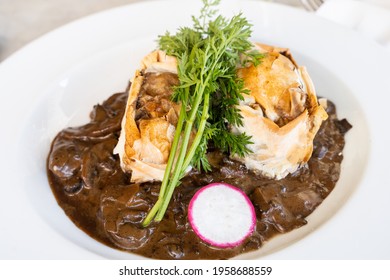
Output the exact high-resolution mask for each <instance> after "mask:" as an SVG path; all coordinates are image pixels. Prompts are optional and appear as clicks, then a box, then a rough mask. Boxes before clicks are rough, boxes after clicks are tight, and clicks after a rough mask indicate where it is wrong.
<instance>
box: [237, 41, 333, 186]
mask: <svg viewBox="0 0 390 280" xmlns="http://www.w3.org/2000/svg"><path fill="white" fill-rule="evenodd" d="M256 47H257V48H258V49H259V51H260V52H262V53H264V54H265V57H264V59H263V60H262V63H261V64H259V65H258V66H256V67H255V66H253V65H250V66H249V67H245V68H240V69H238V76H239V77H241V78H242V79H243V80H244V85H245V87H246V88H247V89H249V90H250V95H248V96H245V101H243V102H242V103H241V104H240V105H239V106H238V108H239V109H240V111H241V115H242V117H243V123H244V126H242V127H233V131H236V132H241V133H243V132H245V133H246V134H248V135H251V136H252V142H253V144H250V145H249V148H250V149H251V150H252V152H253V153H251V154H249V155H247V156H246V157H244V158H239V157H236V156H234V157H235V158H236V159H238V160H240V161H242V162H243V163H245V165H246V166H247V167H248V168H249V169H252V170H254V171H256V172H260V173H262V174H264V175H265V176H267V177H270V178H276V179H281V178H283V177H285V176H287V175H288V174H289V173H292V172H294V171H296V170H297V169H298V168H299V167H300V166H301V165H302V164H305V163H306V162H307V161H308V160H309V159H310V157H311V154H312V151H313V139H314V136H315V135H316V133H317V131H318V129H319V128H320V126H321V123H322V122H323V121H324V120H325V119H326V118H327V116H328V115H327V113H326V112H325V109H324V108H323V107H322V106H321V105H319V104H318V101H317V97H316V92H315V88H314V86H313V83H312V81H311V79H310V77H309V75H308V73H307V71H306V68H305V67H299V66H298V65H297V64H296V62H295V61H294V59H293V58H292V56H291V54H290V52H289V50H288V49H281V48H275V47H272V46H267V45H263V44H256Z"/></svg>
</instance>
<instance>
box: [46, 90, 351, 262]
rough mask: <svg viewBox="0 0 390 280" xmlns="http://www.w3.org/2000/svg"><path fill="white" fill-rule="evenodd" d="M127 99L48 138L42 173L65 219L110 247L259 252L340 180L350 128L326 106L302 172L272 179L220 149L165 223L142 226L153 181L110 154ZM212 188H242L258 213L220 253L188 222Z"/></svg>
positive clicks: (178, 197) (193, 255)
mask: <svg viewBox="0 0 390 280" xmlns="http://www.w3.org/2000/svg"><path fill="white" fill-rule="evenodd" d="M126 100H127V94H126V93H118V94H115V95H113V96H111V97H110V98H109V99H108V100H106V101H105V102H104V103H103V104H102V105H96V106H95V107H94V109H93V111H92V113H91V122H90V123H88V124H86V125H84V126H81V127H76V128H67V129H64V130H63V131H61V132H60V133H59V134H58V135H57V136H56V138H55V139H54V141H53V143H52V147H51V151H50V154H49V157H48V161H47V173H48V178H49V182H50V186H51V188H52V191H53V193H54V195H55V197H56V199H57V202H58V204H59V205H60V206H61V207H62V209H63V210H64V211H65V213H66V214H67V215H68V216H69V218H70V219H71V220H72V221H73V222H74V223H75V224H76V225H77V226H78V227H79V228H81V229H82V230H83V231H85V232H86V233H87V234H89V235H90V236H91V237H93V238H95V239H96V240H98V241H100V242H102V243H104V244H106V245H108V246H110V247H113V248H117V249H121V250H125V251H128V252H132V253H136V254H139V255H142V256H146V257H150V258H156V259H227V258H231V257H234V256H236V255H238V254H241V253H244V252H249V251H252V250H257V249H259V248H261V246H262V245H263V244H264V242H266V241H267V240H269V239H270V238H271V237H273V236H275V235H277V234H282V233H286V232H289V231H291V230H294V229H296V228H299V227H301V226H303V225H305V224H306V223H307V222H306V220H305V218H306V217H307V216H308V215H309V214H310V213H312V212H313V211H314V210H315V209H316V207H317V206H318V205H319V204H321V202H322V201H323V200H324V199H325V198H326V197H327V196H328V194H329V193H330V192H331V191H332V190H333V188H334V187H335V184H336V182H337V180H338V179H339V175H340V163H341V161H342V159H343V155H342V150H343V147H344V144H345V142H344V134H345V133H346V132H347V131H348V130H349V129H350V128H351V125H350V124H349V123H348V122H347V121H346V120H341V121H339V120H338V119H337V116H336V110H335V106H334V105H333V104H332V103H331V102H328V109H327V112H328V114H329V118H328V120H327V121H325V122H324V123H323V125H322V127H321V129H320V131H319V132H318V134H317V136H316V138H315V140H314V152H313V156H312V158H311V159H310V161H309V162H308V164H307V166H305V167H302V168H301V169H300V170H298V171H297V172H295V173H294V174H291V175H289V176H287V177H286V178H285V179H282V180H279V181H276V180H271V179H267V178H264V177H262V176H259V175H255V174H254V173H252V172H250V171H248V170H247V169H246V167H245V166H244V165H243V164H241V163H238V162H236V161H233V160H231V159H229V158H228V157H227V156H226V155H223V154H221V153H219V152H218V151H216V150H214V151H210V153H209V159H210V162H211V164H212V166H213V171H212V172H209V173H206V174H205V173H199V172H197V171H192V172H191V173H190V174H189V175H188V176H186V177H185V178H184V179H183V181H182V184H181V186H180V187H178V188H176V190H175V193H174V195H173V199H172V201H171V203H170V206H169V208H168V211H167V213H166V215H165V218H164V219H163V221H161V222H160V223H158V224H152V225H151V226H149V227H147V228H143V227H142V226H141V225H140V224H141V222H142V220H143V219H144V217H145V215H146V214H147V212H148V210H149V209H150V208H151V207H152V206H153V203H154V202H155V201H156V199H157V196H158V190H159V186H160V183H159V182H154V183H153V182H149V183H143V184H131V183H129V182H130V180H129V179H130V176H131V175H129V174H124V173H123V171H122V170H121V168H120V166H119V158H118V157H117V156H116V155H113V154H112V151H113V149H114V147H115V145H116V143H117V141H118V137H119V133H120V128H121V127H120V126H121V120H122V117H123V114H124V109H125V104H126ZM211 182H226V183H229V184H232V185H235V186H237V187H239V188H241V189H243V190H244V191H245V192H246V193H247V194H248V196H249V197H250V199H251V201H252V203H253V205H254V207H255V210H256V215H257V224H256V229H255V231H254V233H253V234H252V235H251V236H250V237H248V238H247V239H246V240H245V242H244V243H243V244H241V245H240V246H237V247H235V248H231V249H219V248H215V247H212V246H210V245H207V244H205V243H204V242H202V241H201V240H200V239H199V238H198V237H197V236H196V234H195V233H194V232H193V230H192V229H191V226H190V225H189V222H188V220H187V207H188V204H189V201H190V199H191V197H192V196H193V194H194V193H195V192H196V190H197V189H198V188H200V187H202V186H204V185H206V184H209V183H211Z"/></svg>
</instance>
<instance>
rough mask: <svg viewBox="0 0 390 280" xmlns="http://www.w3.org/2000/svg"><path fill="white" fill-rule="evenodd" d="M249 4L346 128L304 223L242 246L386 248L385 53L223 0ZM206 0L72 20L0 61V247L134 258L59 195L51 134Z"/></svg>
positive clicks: (326, 26) (115, 85) (310, 22)
mask: <svg viewBox="0 0 390 280" xmlns="http://www.w3.org/2000/svg"><path fill="white" fill-rule="evenodd" d="M223 2H224V3H223V5H222V6H221V12H223V13H224V14H225V15H227V16H229V15H232V14H233V13H237V12H239V11H243V13H244V14H245V16H247V18H248V19H250V21H251V22H252V23H253V24H254V28H253V29H254V36H253V37H254V40H256V41H261V42H265V43H270V44H274V45H279V46H283V47H289V48H290V49H291V50H292V52H293V54H294V55H295V57H296V59H297V61H298V63H300V64H303V65H306V66H307V68H308V70H309V73H310V74H311V76H312V78H313V80H314V82H315V84H316V87H317V90H318V94H319V95H321V96H325V97H328V98H329V99H331V100H333V101H334V102H335V103H336V104H337V108H338V113H339V116H340V118H343V117H346V118H348V120H349V121H350V122H351V123H352V124H353V126H354V127H353V129H352V130H351V131H350V132H348V135H347V145H346V149H345V160H344V162H343V164H342V176H341V178H340V181H339V182H338V184H337V187H336V189H335V190H334V192H332V194H331V195H330V196H329V197H328V198H327V199H326V200H325V202H324V203H323V204H322V205H321V206H320V207H319V208H318V209H317V210H316V211H315V212H314V214H313V215H311V216H310V217H309V223H308V225H307V226H305V227H302V228H301V229H299V230H296V231H293V232H292V233H291V234H287V235H283V236H281V237H278V238H276V239H275V240H272V241H271V242H269V243H268V244H267V245H266V246H265V247H264V248H263V249H262V250H259V251H256V252H253V253H250V254H247V255H244V256H241V258H261V257H262V258H269V259H312V258H314V259H372V258H374V259H377V258H390V241H389V240H390V239H389V238H388V236H389V234H390V215H389V213H390V203H389V200H390V180H389V174H388V173H389V171H390V168H389V165H388V162H387V159H388V158H389V150H388V149H387V145H389V144H388V143H390V139H389V133H388V124H387V123H388V115H387V108H388V106H387V104H388V103H389V101H390V98H389V96H390V86H389V85H390V83H389V78H390V71H389V65H390V57H389V54H388V53H386V51H385V50H384V49H382V48H381V47H380V46H379V45H376V44H375V43H374V42H371V41H364V40H363V39H362V37H360V36H359V35H358V34H357V33H353V32H352V31H348V30H347V29H343V28H341V27H339V26H337V25H335V24H332V23H330V22H327V21H325V20H323V19H320V18H317V17H316V16H314V15H312V14H307V13H305V12H303V11H300V10H295V9H293V8H288V7H284V6H279V5H272V4H267V3H263V2H256V1H223ZM199 8H200V1H156V2H144V3H137V4H133V5H129V6H125V7H121V8H117V9H112V10H109V11H106V12H103V13H100V14H96V15H93V16H90V17H87V18H84V19H82V20H79V21H76V22H73V23H71V24H68V25H66V26H64V27H62V28H60V29H58V30H56V31H54V32H51V33H49V34H47V35H45V36H43V37H42V38H40V39H38V40H37V41H34V42H33V43H31V44H30V45H28V46H27V47H25V48H24V49H22V50H21V51H19V52H17V53H16V54H15V55H13V56H12V57H10V58H9V59H7V60H6V61H4V62H3V63H2V64H1V65H0V94H1V101H2V103H1V104H2V106H1V111H0V116H1V118H0V121H1V146H0V147H1V156H2V160H1V162H0V170H1V171H0V172H1V177H0V178H1V185H0V188H1V189H0V190H1V192H0V194H1V198H2V199H1V203H0V218H1V222H0V248H1V250H0V258H3V259H52V258H54V259H99V258H134V257H135V256H134V255H131V254H127V253H123V252H119V251H117V250H113V249H110V248H108V247H106V246H103V245H101V244H99V243H98V242H96V241H94V240H93V239H91V238H90V237H88V236H87V235H86V234H84V233H83V232H82V231H80V230H79V229H77V228H76V227H75V226H74V225H73V224H72V222H70V220H69V219H68V218H67V217H66V216H65V215H64V213H63V211H62V210H61V209H60V208H59V207H58V206H57V204H56V202H55V199H54V197H53V195H52V193H51V191H50V188H49V186H48V183H47V179H46V171H45V160H46V156H47V153H48V150H49V146H50V142H51V140H52V138H53V137H54V135H55V134H56V133H57V132H58V131H59V130H61V129H62V128H64V127H66V126H70V125H78V124H82V123H84V122H86V121H87V120H88V114H89V112H90V110H91V109H92V106H93V105H94V104H96V103H98V102H101V101H103V100H104V99H106V98H107V97H109V96H110V95H111V94H112V93H114V92H117V91H122V90H124V88H125V87H126V85H127V82H128V79H129V78H130V76H131V75H132V73H133V71H134V69H136V68H137V67H138V62H139V60H140V58H141V57H142V56H143V55H144V54H146V53H147V52H148V51H150V50H151V49H153V48H154V47H155V41H154V40H155V39H156V38H157V35H158V34H163V33H164V32H165V30H167V29H168V30H171V31H174V30H176V28H177V27H179V26H182V25H188V24H190V15H192V14H197V13H198V11H199Z"/></svg>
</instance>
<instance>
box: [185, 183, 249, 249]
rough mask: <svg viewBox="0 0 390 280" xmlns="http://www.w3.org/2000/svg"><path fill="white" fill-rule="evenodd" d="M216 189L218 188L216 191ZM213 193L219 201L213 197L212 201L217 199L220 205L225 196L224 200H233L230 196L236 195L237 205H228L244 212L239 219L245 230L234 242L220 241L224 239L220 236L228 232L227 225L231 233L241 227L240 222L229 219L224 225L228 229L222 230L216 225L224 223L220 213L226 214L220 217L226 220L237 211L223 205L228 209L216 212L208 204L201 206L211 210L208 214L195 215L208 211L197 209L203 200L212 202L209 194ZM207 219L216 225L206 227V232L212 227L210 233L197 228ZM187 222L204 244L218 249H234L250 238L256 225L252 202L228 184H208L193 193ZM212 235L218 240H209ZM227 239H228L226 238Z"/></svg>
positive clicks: (211, 205) (239, 190) (240, 191)
mask: <svg viewBox="0 0 390 280" xmlns="http://www.w3.org/2000/svg"><path fill="white" fill-rule="evenodd" d="M216 188H218V190H217V189H216ZM232 191H233V192H232ZM213 192H214V194H215V192H219V193H220V199H219V197H218V198H217V197H214V199H218V201H217V203H218V204H221V203H220V202H221V201H222V199H223V198H224V196H225V198H226V196H227V198H229V196H230V198H231V199H233V197H232V195H233V196H237V195H238V196H237V198H238V200H236V202H237V203H238V204H237V203H236V204H235V205H231V204H230V206H232V207H233V208H234V207H240V209H238V210H240V211H239V212H243V213H244V212H245V213H244V216H243V217H241V218H244V220H245V222H244V223H245V225H244V226H245V227H246V228H245V229H243V231H242V234H241V233H239V235H240V236H239V237H237V238H236V239H235V240H229V241H227V240H221V239H226V238H224V237H222V236H223V235H224V233H226V231H229V227H228V226H227V224H229V225H230V229H232V231H233V230H234V228H237V227H240V225H241V223H240V221H232V220H231V219H229V221H228V223H226V224H225V225H226V226H227V227H228V228H223V227H222V226H218V225H217V223H218V222H223V221H224V217H221V213H226V215H222V216H226V218H229V217H228V216H229V215H230V214H236V213H235V212H232V211H236V210H237V209H232V208H230V209H229V205H227V204H225V205H223V206H226V207H228V209H219V208H218V209H217V211H216V209H212V208H213V206H214V205H213V204H212V203H209V204H207V205H203V207H206V208H211V209H210V213H207V214H204V215H203V216H201V217H199V213H196V211H198V212H199V211H202V212H204V211H207V210H208V209H204V211H203V210H199V209H200V208H199V207H201V204H199V203H202V202H205V199H206V200H207V199H210V200H212V199H213V198H212V197H210V194H211V195H212V193H213ZM235 199H236V198H235ZM233 200H234V199H233ZM199 201H201V202H199ZM222 202H227V203H229V201H222ZM242 205H244V206H245V207H241V206H242ZM203 207H202V208H203ZM243 208H244V209H243ZM245 208H246V209H245ZM213 214H214V215H213ZM239 215H240V213H238V216H239ZM236 216H237V215H236ZM207 219H211V220H210V221H213V219H214V221H216V224H214V225H215V226H214V227H213V226H209V227H207V226H206V231H207V230H210V228H211V227H212V229H211V230H212V232H211V233H210V232H208V233H207V232H204V231H205V228H200V227H199V224H204V221H206V220H207ZM188 220H189V222H190V224H191V227H192V229H193V230H194V232H195V233H196V234H197V235H198V236H199V238H200V239H202V240H203V241H204V242H206V243H208V244H210V245H212V246H215V247H219V248H232V247H236V246H238V245H240V244H241V243H242V242H243V241H244V240H245V239H246V238H247V237H248V236H250V235H251V234H252V233H253V231H254V229H255V225H256V214H255V209H254V207H253V204H252V202H251V201H250V199H249V198H248V196H247V195H246V194H245V193H244V192H243V191H242V190H241V189H239V188H237V187H234V186H232V185H229V184H225V183H212V184H209V185H207V186H204V187H202V188H200V189H199V190H198V191H197V192H196V193H195V195H194V196H193V197H192V199H191V201H190V204H189V206H188ZM210 221H209V222H210ZM202 226H203V227H204V225H202ZM202 226H201V227H202ZM213 235H214V236H217V238H218V239H219V240H214V239H213V238H211V236H213ZM217 238H215V239H217ZM227 239H229V238H227Z"/></svg>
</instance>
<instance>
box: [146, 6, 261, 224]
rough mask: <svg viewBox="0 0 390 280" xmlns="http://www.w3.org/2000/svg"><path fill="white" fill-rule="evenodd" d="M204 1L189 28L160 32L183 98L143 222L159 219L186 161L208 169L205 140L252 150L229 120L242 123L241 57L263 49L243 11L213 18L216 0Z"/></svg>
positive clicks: (241, 152)
mask: <svg viewBox="0 0 390 280" xmlns="http://www.w3.org/2000/svg"><path fill="white" fill-rule="evenodd" d="M202 1H203V8H202V9H201V15H200V16H199V18H195V17H192V20H193V23H194V25H193V28H189V27H183V28H180V29H179V30H178V31H177V33H176V34H175V35H171V34H170V33H169V32H167V33H166V34H165V35H163V36H160V37H159V48H160V49H162V50H164V51H165V52H166V53H167V54H168V55H172V56H175V57H176V58H177V59H178V77H179V80H180V85H179V86H177V87H176V88H175V90H174V93H173V95H172V100H173V101H174V102H177V103H179V104H181V110H180V115H179V120H178V123H177V127H176V132H175V136H174V139H173V142H172V146H171V152H170V155H169V158H168V162H167V167H166V170H165V174H164V178H163V181H162V183H161V188H160V193H159V197H158V200H157V202H156V203H155V205H154V206H153V208H152V209H151V210H150V212H149V213H148V215H147V216H146V218H145V220H144V222H143V225H144V226H147V225H148V224H149V223H150V222H151V221H152V220H153V219H154V220H155V221H161V220H162V218H163V216H164V214H165V211H166V209H167V207H168V204H169V202H170V200H171V197H172V194H173V191H174V189H175V188H176V187H177V186H178V185H180V180H181V179H182V178H183V176H184V175H185V173H186V171H187V169H188V167H189V166H193V167H195V168H197V169H198V170H200V169H203V170H205V171H210V170H211V166H210V164H209V162H208V160H207V157H206V152H207V148H208V145H209V143H213V145H214V146H215V147H217V148H219V149H221V150H222V151H224V152H228V153H232V154H237V155H238V156H241V157H242V156H245V155H246V154H248V153H250V150H249V149H248V148H247V145H248V144H250V143H251V139H250V136H248V135H246V134H244V133H243V134H233V133H231V131H230V129H229V126H230V125H235V126H241V125H242V117H241V115H240V113H239V111H238V109H237V108H236V105H238V104H239V101H240V100H243V95H242V94H243V93H247V91H246V90H244V87H243V81H242V80H241V79H239V78H238V77H237V74H236V71H237V66H238V65H239V64H240V57H241V55H244V56H245V57H246V62H248V61H250V62H252V63H253V64H255V65H256V64H258V63H259V62H260V59H261V55H260V54H259V53H258V52H256V51H253V45H252V43H251V42H250V41H249V38H250V36H251V33H252V31H251V24H250V23H249V22H248V21H247V19H246V18H244V17H243V16H242V14H241V13H240V14H238V15H236V16H233V17H232V18H231V19H226V18H225V17H223V16H221V15H220V16H217V17H216V18H215V19H213V20H212V19H211V18H212V17H214V15H215V14H216V13H217V10H216V9H214V6H216V5H218V4H219V2H220V1H219V0H202ZM194 132H195V133H194ZM194 134H195V135H194Z"/></svg>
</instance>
